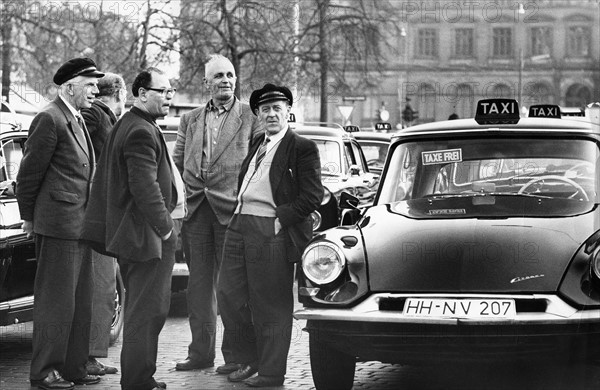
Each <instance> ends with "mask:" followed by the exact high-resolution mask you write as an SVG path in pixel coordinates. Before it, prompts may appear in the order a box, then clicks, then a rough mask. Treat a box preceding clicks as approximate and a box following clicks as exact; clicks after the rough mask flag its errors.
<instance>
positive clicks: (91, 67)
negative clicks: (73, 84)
mask: <svg viewBox="0 0 600 390" xmlns="http://www.w3.org/2000/svg"><path fill="white" fill-rule="evenodd" d="M77 76H85V77H98V78H99V77H103V76H104V73H102V72H100V71H98V69H96V63H95V62H94V61H93V60H92V59H91V58H87V57H79V58H73V59H71V60H69V61H67V62H65V63H64V64H62V65H61V66H60V68H58V70H57V71H56V74H55V75H54V78H53V79H52V81H54V83H55V84H56V85H62V84H64V83H66V82H67V81H69V80H71V79H74V78H75V77H77Z"/></svg>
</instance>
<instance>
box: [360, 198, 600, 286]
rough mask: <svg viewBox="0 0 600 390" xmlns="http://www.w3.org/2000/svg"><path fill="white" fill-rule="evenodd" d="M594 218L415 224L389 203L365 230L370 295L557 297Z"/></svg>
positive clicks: (365, 222) (367, 218)
mask: <svg viewBox="0 0 600 390" xmlns="http://www.w3.org/2000/svg"><path fill="white" fill-rule="evenodd" d="M595 219H596V220H597V219H598V218H597V212H589V213H586V214H583V215H579V216H572V217H566V218H523V217H519V218H505V219H482V218H479V219H478V218H451V219H448V218H445V219H444V218H440V219H414V218H409V217H407V216H405V215H401V214H399V213H397V212H393V211H392V210H391V208H390V206H389V205H382V206H376V207H372V208H370V209H369V210H367V212H366V213H365V215H364V218H363V219H362V220H361V221H360V222H359V226H360V230H361V232H362V235H363V239H364V241H363V242H364V245H365V254H366V261H367V265H368V274H369V283H370V285H369V287H370V289H371V291H383V292H407V291H410V292H498V293H501V292H505V293H510V292H550V291H556V290H557V288H558V286H559V283H560V281H561V279H562V277H563V274H564V272H565V270H566V267H567V266H568V264H569V262H570V261H571V259H572V257H573V255H574V254H575V252H576V251H577V249H578V248H579V247H580V246H581V244H582V243H583V241H584V240H585V239H586V238H587V237H589V236H590V235H591V234H592V233H593V232H594V231H596V230H597V229H598V224H599V222H598V221H596V220H595Z"/></svg>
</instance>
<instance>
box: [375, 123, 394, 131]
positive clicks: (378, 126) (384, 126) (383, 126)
mask: <svg viewBox="0 0 600 390" xmlns="http://www.w3.org/2000/svg"><path fill="white" fill-rule="evenodd" d="M375 130H376V131H390V130H392V125H391V124H389V123H387V122H378V123H375Z"/></svg>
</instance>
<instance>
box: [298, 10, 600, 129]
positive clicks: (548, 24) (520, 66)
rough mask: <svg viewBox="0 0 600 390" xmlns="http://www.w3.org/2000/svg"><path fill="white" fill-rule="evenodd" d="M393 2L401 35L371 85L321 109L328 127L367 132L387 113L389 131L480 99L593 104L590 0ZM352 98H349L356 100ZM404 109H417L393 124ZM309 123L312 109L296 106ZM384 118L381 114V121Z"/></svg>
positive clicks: (597, 42)
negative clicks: (338, 124)
mask: <svg viewBox="0 0 600 390" xmlns="http://www.w3.org/2000/svg"><path fill="white" fill-rule="evenodd" d="M392 1H393V4H394V6H395V7H396V8H397V11H398V15H399V18H400V21H401V23H402V34H400V35H399V36H390V37H389V39H390V40H392V42H393V44H394V45H396V47H397V49H398V50H397V51H398V53H399V55H395V56H390V57H391V58H389V59H388V60H387V64H388V65H387V68H386V70H385V71H384V73H383V74H382V75H381V76H380V80H381V82H380V83H378V84H377V85H376V86H375V87H372V88H369V89H364V90H360V91H352V93H351V95H353V97H346V99H344V96H340V97H339V99H337V101H333V102H331V103H330V109H329V113H330V114H329V115H330V117H331V121H334V122H343V121H344V120H345V119H346V118H344V117H343V116H342V114H341V112H342V111H344V110H345V111H346V112H348V111H349V110H348V108H345V109H344V110H340V107H348V106H352V110H351V111H352V114H351V115H350V117H349V118H347V119H348V120H347V121H346V122H351V123H352V124H357V125H360V126H361V127H372V126H373V125H374V123H376V122H378V121H381V118H380V117H379V116H380V114H381V112H382V111H384V110H385V111H387V113H388V116H389V118H388V120H387V121H388V122H390V123H392V126H395V127H396V128H401V127H402V126H407V125H412V124H416V123H424V122H432V121H439V120H444V119H447V118H448V117H449V116H450V115H451V114H453V113H455V114H457V115H458V117H460V118H466V117H473V116H474V114H475V105H476V102H477V101H478V100H479V99H483V98H495V97H496V98H497V97H505V98H514V99H517V100H518V101H519V103H520V104H521V106H522V110H523V111H526V110H527V107H529V106H530V105H532V104H540V103H551V104H558V105H561V106H565V107H584V106H585V105H587V104H589V103H591V102H597V101H600V53H599V52H600V5H599V1H598V0H570V1H568V0H535V1H529V2H516V1H511V0H509V1H500V0H495V1H433V0H429V1H394V0H392ZM356 97H359V98H358V99H356ZM406 104H409V105H410V106H411V108H412V109H413V110H415V111H417V112H418V118H415V120H414V121H412V122H410V123H405V121H403V120H402V110H403V109H404V108H405V107H406ZM301 110H302V115H303V117H304V119H305V120H317V116H318V113H319V109H318V106H317V103H316V102H314V101H311V100H309V99H307V100H306V101H303V102H302V105H301ZM383 117H385V115H383Z"/></svg>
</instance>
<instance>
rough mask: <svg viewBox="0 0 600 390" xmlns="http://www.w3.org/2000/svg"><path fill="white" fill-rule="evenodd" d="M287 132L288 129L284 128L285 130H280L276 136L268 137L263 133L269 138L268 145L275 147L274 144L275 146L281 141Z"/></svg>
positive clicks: (266, 134)
mask: <svg viewBox="0 0 600 390" xmlns="http://www.w3.org/2000/svg"><path fill="white" fill-rule="evenodd" d="M287 131H288V128H285V129H283V130H281V131H280V132H279V133H277V134H273V135H268V133H265V136H267V137H269V139H270V142H269V144H270V145H275V144H277V143H278V142H279V141H281V140H282V139H283V137H284V136H285V133H286V132H287ZM267 147H268V146H267Z"/></svg>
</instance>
